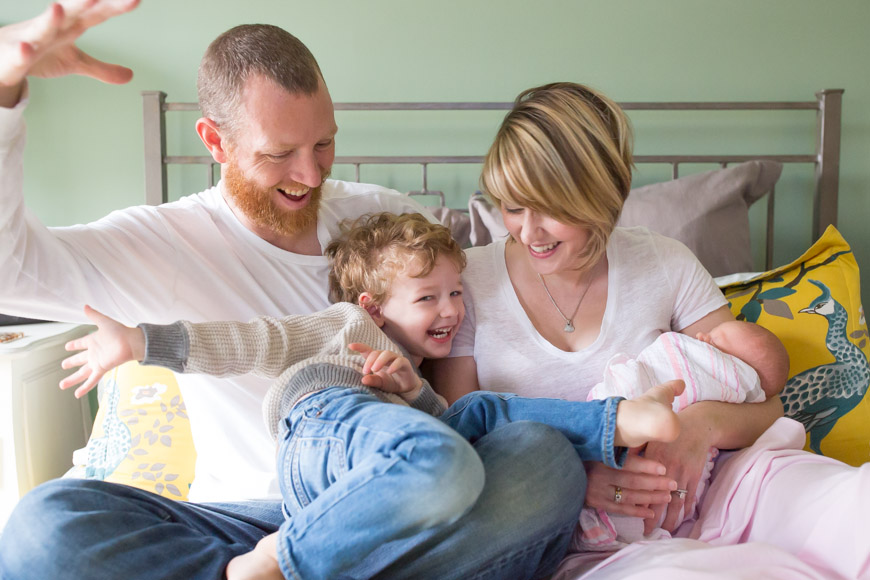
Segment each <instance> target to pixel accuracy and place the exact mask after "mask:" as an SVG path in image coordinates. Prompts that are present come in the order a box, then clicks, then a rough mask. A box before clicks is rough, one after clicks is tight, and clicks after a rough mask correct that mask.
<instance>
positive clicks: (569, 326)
mask: <svg viewBox="0 0 870 580" xmlns="http://www.w3.org/2000/svg"><path fill="white" fill-rule="evenodd" d="M538 280H540V281H541V286H543V287H544V292H546V293H547V297H548V298H549V299H550V302H552V303H553V306H554V307H555V308H556V312H558V313H559V316H561V317H562V320H564V321H565V328H563V329H562V330H564V331H565V332H574V317H575V316H577V312H578V311H579V310H580V304H581V303H582V302H583V298H585V297H586V292H588V291H589V287H590V286H591V285H592V280H591V278H590V280H589V282H588V283H587V284H586V288H584V289H583V292H582V293H581V294H580V300H578V301H577V306H576V307H575V308H574V313H573V314H571V318H568V317H567V316H565V315H564V314H563V313H562V309H561V308H559V305H558V304H556V301H555V300H553V295H552V294H550V289H549V288H547V283H546V282H544V277H543V276H541V274H538Z"/></svg>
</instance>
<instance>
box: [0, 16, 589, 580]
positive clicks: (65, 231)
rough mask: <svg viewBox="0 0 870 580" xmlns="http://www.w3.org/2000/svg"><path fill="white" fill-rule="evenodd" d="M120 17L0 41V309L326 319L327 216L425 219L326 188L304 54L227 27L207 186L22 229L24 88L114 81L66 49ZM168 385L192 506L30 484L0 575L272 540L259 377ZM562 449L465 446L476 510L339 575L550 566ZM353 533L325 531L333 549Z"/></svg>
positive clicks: (151, 570)
mask: <svg viewBox="0 0 870 580" xmlns="http://www.w3.org/2000/svg"><path fill="white" fill-rule="evenodd" d="M136 3H137V1H136V0H121V1H118V0H69V1H68V2H64V3H62V4H61V3H55V4H52V5H51V6H50V7H49V8H48V9H47V10H46V11H45V12H44V13H43V14H41V15H40V16H38V17H36V18H34V19H32V20H30V21H27V22H22V23H19V24H13V25H9V26H6V27H3V28H0V311H2V312H6V313H9V314H15V315H19V316H28V317H33V318H40V319H50V320H62V321H83V322H84V321H86V319H85V318H84V316H83V311H82V307H83V305H84V304H86V303H87V304H90V305H92V306H93V307H95V308H96V309H97V310H100V311H102V312H104V313H106V314H108V315H109V316H112V317H114V318H116V319H119V320H121V321H122V322H125V323H126V324H135V323H138V322H139V321H148V322H154V323H168V322H171V321H174V320H178V319H187V320H190V321H193V322H199V321H207V320H240V321H246V320H249V319H251V318H253V317H255V316H258V315H271V316H276V317H280V316H284V315H287V314H306V313H310V312H314V311H317V310H321V309H323V308H326V307H327V306H328V298H327V296H328V292H327V275H328V263H327V260H326V258H325V257H324V256H323V255H322V254H323V249H324V247H325V246H326V245H327V243H328V242H329V241H330V239H331V238H332V237H333V236H334V235H335V234H336V233H337V232H338V227H339V222H341V221H342V220H343V219H345V218H356V217H358V216H360V215H362V214H365V213H372V212H379V211H392V212H394V213H404V212H409V211H419V212H423V213H426V212H425V210H424V209H423V208H421V207H420V206H419V205H418V204H416V203H414V202H413V201H412V200H410V199H409V198H408V197H407V196H403V195H400V194H398V193H397V192H395V191H392V190H387V189H384V188H381V187H378V186H374V185H365V184H358V183H348V182H342V181H335V180H329V179H327V176H328V174H329V171H330V168H331V166H332V163H333V160H334V156H335V140H334V139H335V135H336V132H337V127H336V124H335V118H334V114H333V105H332V100H331V98H330V95H329V91H328V90H327V87H326V83H325V82H324V79H323V76H322V74H321V71H320V68H319V67H318V65H317V62H316V61H315V59H314V57H313V56H312V55H311V53H310V52H309V51H308V49H307V48H306V47H305V45H303V44H302V43H301V42H300V41H299V40H298V39H296V38H295V37H294V36H292V35H291V34H289V33H287V32H286V31H284V30H282V29H280V28H278V27H275V26H269V25H245V26H239V27H236V28H233V29H231V30H229V31H227V32H226V33H224V34H222V35H220V36H219V37H218V38H217V39H216V40H215V41H214V42H213V43H212V44H211V45H210V46H209V48H208V50H207V51H206V53H205V56H204V57H203V59H202V64H201V66H200V70H199V77H198V93H199V101H200V105H201V108H202V114H203V117H202V118H201V119H199V120H198V121H197V122H196V131H197V133H198V134H199V136H200V138H201V140H202V142H203V143H204V144H205V146H206V148H207V149H208V151H209V152H210V154H211V155H212V157H213V158H214V160H215V162H217V163H219V164H220V166H221V181H220V182H219V183H218V185H217V186H215V187H213V188H211V189H208V190H206V191H203V192H201V193H198V194H195V195H190V196H187V197H184V198H182V199H181V200H179V201H176V202H173V203H169V204H164V205H162V206H157V207H152V206H140V207H133V208H127V209H124V210H121V211H116V212H113V213H112V214H110V215H109V216H107V217H106V218H103V219H102V220H99V221H97V222H94V223H91V224H87V225H77V226H72V227H64V228H46V227H44V226H43V225H41V224H40V223H38V221H37V220H35V219H33V218H32V216H28V215H27V213H26V208H25V206H24V199H23V194H22V182H23V169H22V154H23V149H24V137H25V130H24V123H23V120H22V116H23V111H24V109H25V106H26V103H27V85H26V77H27V76H39V77H54V76H64V75H69V74H84V75H87V76H91V77H94V78H97V79H100V80H103V81H106V82H111V83H122V82H126V81H128V80H129V79H130V77H131V76H132V72H131V71H130V70H129V69H126V68H124V67H120V66H118V65H112V64H107V63H104V62H101V61H98V60H96V59H94V58H92V57H90V56H89V55H87V54H85V53H83V52H82V51H81V50H79V49H78V48H77V47H76V46H75V44H74V42H75V40H76V39H77V38H78V36H80V35H81V34H82V33H83V32H84V31H85V30H87V29H88V28H89V27H91V26H94V25H96V24H99V23H102V22H103V21H105V20H107V19H109V18H111V17H113V16H116V15H118V14H121V13H124V12H127V11H129V10H131V9H132V8H134V7H135V5H136ZM128 186H129V184H128ZM178 382H179V385H180V387H181V389H182V392H183V395H184V400H185V403H186V406H187V409H188V413H189V416H190V424H191V430H192V433H193V438H194V444H195V446H196V450H197V464H196V478H195V481H194V484H193V486H192V488H191V490H190V494H189V497H190V499H191V502H190V503H184V502H176V501H172V500H169V499H166V498H163V497H160V496H157V495H154V494H150V493H148V492H145V491H142V490H138V489H134V488H130V487H126V486H122V485H116V484H111V483H106V482H103V481H84V480H72V479H62V480H57V481H51V482H48V483H46V484H43V485H42V486H39V487H37V488H36V489H34V490H32V491H31V492H30V493H29V494H28V495H26V496H25V497H24V498H23V499H22V500H21V502H20V503H19V505H18V506H17V508H16V510H15V511H14V512H13V514H12V516H11V517H10V519H9V522H8V524H7V526H6V529H5V530H4V531H3V534H2V536H0V576H2V577H4V578H5V577H7V576H6V575H7V574H8V577H10V578H16V579H24V578H39V579H46V578H101V579H102V578H119V577H124V578H163V579H169V578H184V579H189V578H223V577H225V573H226V567H227V563H228V562H229V561H230V560H231V559H232V558H233V557H235V556H237V555H239V554H242V553H245V552H248V551H250V550H251V549H252V548H253V547H254V545H255V544H256V543H257V541H258V540H260V539H261V538H262V537H264V536H266V535H267V534H270V533H272V532H275V531H276V530H277V528H278V526H279V525H280V524H281V523H282V522H283V519H284V518H283V514H282V511H281V503H280V501H279V498H280V493H279V490H278V488H277V484H276V481H277V480H276V474H275V465H274V453H275V447H274V443H273V442H272V440H271V438H270V437H269V435H268V433H267V430H266V428H265V426H264V425H263V424H262V414H261V402H262V400H263V397H264V395H265V393H266V391H267V388H268V386H269V383H270V380H269V379H263V378H259V377H253V376H242V377H233V378H226V379H215V378H210V377H204V376H197V375H187V374H185V375H179V377H178ZM563 439H564V438H563V437H562V436H561V435H560V434H558V433H556V432H555V431H553V432H548V431H541V430H538V431H537V436H536V437H517V432H516V431H515V430H514V431H513V435H511V434H510V433H499V432H495V433H493V434H491V435H490V436H488V437H487V438H484V439H482V440H481V441H480V442H478V444H477V446H476V448H477V449H478V453H479V454H480V456H481V458H482V459H483V462H484V467H485V469H486V488H485V489H484V492H483V493H482V494H481V496H480V498H481V499H480V500H479V502H478V505H475V506H474V507H473V508H472V509H471V511H470V512H469V513H468V514H467V515H466V516H464V517H463V518H461V519H460V520H459V521H457V522H455V523H454V524H453V525H451V526H449V527H447V528H442V529H438V530H431V531H429V532H427V533H420V534H418V535H417V536H414V537H410V538H403V539H401V540H398V541H396V542H392V543H391V544H390V545H386V546H384V547H383V549H380V550H377V551H376V552H375V553H372V554H371V555H370V556H369V557H367V558H366V559H364V560H363V561H361V562H359V563H358V564H357V565H356V567H355V568H354V569H352V570H348V571H347V575H346V577H349V578H350V577H354V578H357V577H358V578H368V577H374V576H379V577H408V578H468V577H471V576H474V575H476V574H485V573H486V572H487V571H488V570H491V569H497V570H502V571H504V570H511V572H510V573H509V575H510V577H511V578H522V577H531V576H536V577H537V576H540V575H542V574H544V573H545V572H546V571H548V570H549V571H552V569H553V568H554V567H555V565H556V564H557V563H558V560H559V556H560V554H561V553H562V552H564V550H565V548H566V547H567V544H568V541H569V540H570V533H571V530H572V529H573V524H574V521H573V517H572V516H571V514H570V510H567V511H566V510H564V509H563V506H564V505H565V504H564V502H568V501H569V499H570V497H571V496H572V494H576V492H577V485H576V482H571V481H562V480H560V478H559V477H554V475H553V474H555V473H561V472H562V471H560V470H564V468H565V465H566V464H569V463H570V462H571V457H568V458H567V459H566V458H565V456H564V455H559V454H557V453H554V452H553V449H555V448H559V449H565V448H567V449H569V450H570V445H569V444H567V441H564V444H563ZM578 466H579V460H578ZM578 471H580V472H582V466H579V467H578ZM579 477H581V478H582V474H581V475H580V476H579ZM563 479H568V478H563ZM528 490H535V493H534V494H530V493H528ZM580 497H582V493H580ZM572 501H573V500H572ZM201 502H212V503H208V504H203V503H201ZM215 502H220V503H215ZM566 514H567V515H566ZM360 532H361V531H360V530H343V529H337V530H336V533H335V538H336V542H335V549H336V550H341V549H343V546H344V545H346V543H349V542H353V538H354V536H355V535H358V534H359V533H360ZM363 533H364V531H363ZM496 538H497V541H496ZM343 543H344V544H343ZM302 557H304V555H302ZM506 562H507V563H508V564H506Z"/></svg>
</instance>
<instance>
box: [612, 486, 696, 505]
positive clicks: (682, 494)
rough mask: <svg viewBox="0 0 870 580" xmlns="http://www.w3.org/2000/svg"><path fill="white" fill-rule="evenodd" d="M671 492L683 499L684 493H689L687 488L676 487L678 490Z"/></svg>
mask: <svg viewBox="0 0 870 580" xmlns="http://www.w3.org/2000/svg"><path fill="white" fill-rule="evenodd" d="M673 493H675V494H677V497H678V498H680V499H685V498H686V495H688V493H689V490H688V489H678V490H675V491H674V492H673ZM617 503H618V502H617Z"/></svg>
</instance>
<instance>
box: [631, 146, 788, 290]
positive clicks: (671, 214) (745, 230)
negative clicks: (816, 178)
mask: <svg viewBox="0 0 870 580" xmlns="http://www.w3.org/2000/svg"><path fill="white" fill-rule="evenodd" d="M781 173H782V164H781V163H778V162H776V161H748V162H746V163H741V164H739V165H735V166H733V167H729V168H727V169H718V170H715V171H709V172H707V173H698V174H696V175H689V176H686V177H681V178H680V179H675V180H673V181H667V182H663V183H655V184H652V185H647V186H644V187H639V188H637V189H632V190H631V192H630V193H629V195H628V199H627V200H626V202H625V207H624V208H623V210H622V215H621V216H620V218H619V222H617V225H619V226H626V227H628V226H645V227H647V228H649V229H650V230H652V231H654V232H658V233H660V234H663V235H665V236H668V237H671V238H675V239H677V240H680V241H681V242H683V243H684V244H686V245H687V246H688V247H689V249H690V250H692V252H694V253H695V255H696V256H697V257H698V259H699V260H700V261H701V263H702V264H703V265H704V267H706V268H707V270H709V271H710V274H712V275H713V276H723V275H725V274H732V273H734V272H748V271H751V270H752V269H753V263H752V251H751V248H750V241H749V206H750V205H752V204H753V203H754V202H755V201H757V200H758V199H760V198H761V197H763V196H764V194H766V193H767V192H769V191H770V190H771V189H773V186H774V185H775V184H776V181H777V180H778V179H779V176H780V174H781Z"/></svg>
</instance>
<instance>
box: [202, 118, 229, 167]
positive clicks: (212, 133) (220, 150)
mask: <svg viewBox="0 0 870 580" xmlns="http://www.w3.org/2000/svg"><path fill="white" fill-rule="evenodd" d="M196 134H197V135H199V138H200V139H201V140H202V143H203V145H205V148H206V149H208V152H209V153H211V156H212V159H214V160H215V162H216V163H226V162H227V150H226V142H225V140H224V137H223V135H222V134H221V130H220V128H219V127H218V126H217V123H215V122H214V121H212V120H211V119H209V118H208V117H202V118H200V119H198V120H197V121H196Z"/></svg>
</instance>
